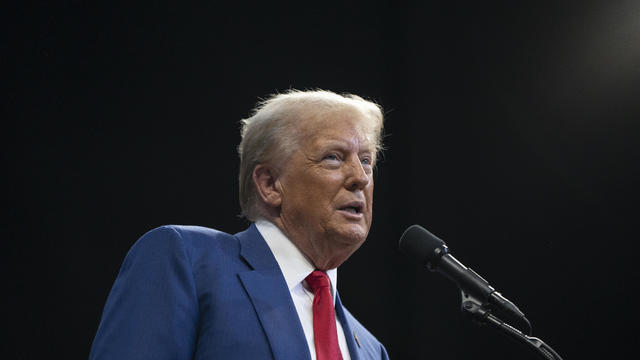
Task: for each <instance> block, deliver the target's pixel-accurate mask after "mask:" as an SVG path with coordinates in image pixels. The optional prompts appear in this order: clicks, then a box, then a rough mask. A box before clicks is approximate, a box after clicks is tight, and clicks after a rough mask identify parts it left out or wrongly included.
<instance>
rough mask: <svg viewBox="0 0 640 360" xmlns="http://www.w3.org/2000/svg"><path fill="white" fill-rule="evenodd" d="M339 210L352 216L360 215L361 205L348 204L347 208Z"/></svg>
mask: <svg viewBox="0 0 640 360" xmlns="http://www.w3.org/2000/svg"><path fill="white" fill-rule="evenodd" d="M340 210H342V211H346V212H348V213H351V214H354V215H357V214H361V213H362V205H359V204H350V205H347V206H345V207H343V208H340Z"/></svg>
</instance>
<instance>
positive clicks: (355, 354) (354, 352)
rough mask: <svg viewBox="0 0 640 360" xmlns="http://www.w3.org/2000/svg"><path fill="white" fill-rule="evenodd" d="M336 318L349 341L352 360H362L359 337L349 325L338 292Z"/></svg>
mask: <svg viewBox="0 0 640 360" xmlns="http://www.w3.org/2000/svg"><path fill="white" fill-rule="evenodd" d="M336 316H337V317H338V320H339V321H340V324H341V325H342V330H343V331H344V337H345V339H346V340H347V346H348V347H349V354H350V355H351V360H360V352H359V350H360V346H359V345H357V344H356V340H355V337H356V336H358V335H357V334H356V333H355V332H354V331H353V330H352V329H351V326H350V325H349V322H348V321H347V316H346V315H345V313H344V308H343V307H342V302H341V301H340V296H339V295H338V292H337V291H336Z"/></svg>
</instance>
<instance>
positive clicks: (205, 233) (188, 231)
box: [128, 225, 237, 259]
mask: <svg viewBox="0 0 640 360" xmlns="http://www.w3.org/2000/svg"><path fill="white" fill-rule="evenodd" d="M236 241H237V240H236V239H235V237H234V236H233V235H230V234H228V233H226V232H223V231H220V230H216V229H211V228H207V227H203V226H193V225H163V226H159V227H157V228H154V229H152V230H149V231H148V232H146V233H145V234H144V235H142V236H141V237H140V238H139V239H138V240H137V241H136V242H135V244H133V246H132V247H131V249H130V250H129V254H128V257H132V256H135V254H139V253H143V254H145V255H144V256H145V257H151V258H153V257H155V258H158V259H159V258H162V257H163V256H162V255H163V254H176V253H182V254H184V255H185V256H186V257H188V258H191V257H192V255H193V253H194V250H195V251H196V252H197V251H198V250H201V249H203V248H212V247H214V248H215V247H220V246H222V247H228V246H230V245H231V246H233V245H232V244H234V243H235V242H236Z"/></svg>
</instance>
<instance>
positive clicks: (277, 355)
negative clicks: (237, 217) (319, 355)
mask: <svg viewBox="0 0 640 360" xmlns="http://www.w3.org/2000/svg"><path fill="white" fill-rule="evenodd" d="M236 236H237V238H238V239H239V240H240V256H242V258H244V259H245V261H246V262H247V263H248V264H249V266H251V268H253V270H252V271H246V272H242V273H239V274H238V277H239V278H240V281H241V282H242V285H243V286H244V288H245V290H246V291H247V294H248V295H249V297H250V298H251V302H252V304H253V307H254V309H255V311H256V313H257V315H258V318H259V319H260V324H261V325H262V328H263V330H264V332H265V334H266V336H267V339H268V341H269V343H270V344H271V350H272V352H273V357H274V359H296V360H297V359H310V358H311V357H310V354H309V347H308V345H307V339H306V338H305V336H304V331H303V330H302V325H301V324H300V320H299V318H298V313H297V312H296V308H295V305H294V304H293V300H291V294H290V293H289V289H288V288H287V283H286V282H285V280H284V277H283V276H282V272H281V271H280V267H279V266H278V263H277V262H276V259H275V258H274V256H273V254H272V253H271V250H270V249H269V246H267V243H266V242H265V241H264V239H263V238H262V235H260V232H259V231H258V229H257V228H256V226H255V224H252V225H251V226H250V227H249V229H247V230H246V231H244V232H241V233H238V234H236Z"/></svg>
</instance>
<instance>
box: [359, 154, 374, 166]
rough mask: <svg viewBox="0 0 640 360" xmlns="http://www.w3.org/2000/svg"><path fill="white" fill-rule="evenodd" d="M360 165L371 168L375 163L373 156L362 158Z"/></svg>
mask: <svg viewBox="0 0 640 360" xmlns="http://www.w3.org/2000/svg"><path fill="white" fill-rule="evenodd" d="M360 163H362V165H369V166H371V165H372V163H373V160H372V159H371V156H363V157H362V158H360Z"/></svg>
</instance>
